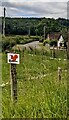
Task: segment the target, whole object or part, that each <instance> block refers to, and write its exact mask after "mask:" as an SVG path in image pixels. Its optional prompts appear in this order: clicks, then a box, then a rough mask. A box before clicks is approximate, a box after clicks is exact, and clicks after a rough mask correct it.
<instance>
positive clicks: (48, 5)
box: [0, 0, 67, 18]
mask: <svg viewBox="0 0 69 120" xmlns="http://www.w3.org/2000/svg"><path fill="white" fill-rule="evenodd" d="M37 1H38V2H37ZM0 5H1V4H0ZM4 7H5V8H6V16H8V17H47V18H59V17H61V18H67V1H66V0H60V2H59V1H57V0H55V1H54V0H3V2H2V6H1V7H0V16H3V8H4Z"/></svg>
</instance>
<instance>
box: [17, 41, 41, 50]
mask: <svg viewBox="0 0 69 120" xmlns="http://www.w3.org/2000/svg"><path fill="white" fill-rule="evenodd" d="M17 47H19V48H23V47H25V48H26V49H28V48H29V47H31V48H37V49H40V48H41V47H40V46H39V41H34V42H30V43H27V44H24V45H22V44H20V45H17Z"/></svg>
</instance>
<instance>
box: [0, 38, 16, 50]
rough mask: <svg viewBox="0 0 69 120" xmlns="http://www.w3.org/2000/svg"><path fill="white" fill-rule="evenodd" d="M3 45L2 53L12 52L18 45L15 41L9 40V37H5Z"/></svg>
mask: <svg viewBox="0 0 69 120" xmlns="http://www.w3.org/2000/svg"><path fill="white" fill-rule="evenodd" d="M1 44H2V51H4V50H10V49H11V48H12V47H13V46H14V45H15V44H16V41H15V40H14V39H11V38H9V37H7V38H6V37H3V38H2V41H1Z"/></svg>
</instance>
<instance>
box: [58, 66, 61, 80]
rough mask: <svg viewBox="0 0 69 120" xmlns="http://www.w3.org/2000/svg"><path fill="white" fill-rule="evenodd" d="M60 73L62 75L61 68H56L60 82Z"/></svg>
mask: <svg viewBox="0 0 69 120" xmlns="http://www.w3.org/2000/svg"><path fill="white" fill-rule="evenodd" d="M61 73H62V69H61V67H58V80H61Z"/></svg>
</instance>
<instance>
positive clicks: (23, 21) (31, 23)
mask: <svg viewBox="0 0 69 120" xmlns="http://www.w3.org/2000/svg"><path fill="white" fill-rule="evenodd" d="M2 21H3V20H2ZM2 25H3V23H2ZM44 26H46V27H45V29H46V34H47V33H50V32H62V33H63V34H65V33H67V27H69V20H67V19H63V18H58V19H53V18H6V35H28V34H29V35H41V36H43V34H44Z"/></svg>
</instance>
